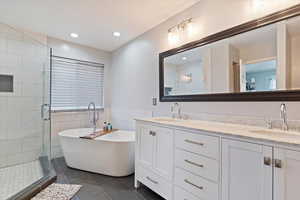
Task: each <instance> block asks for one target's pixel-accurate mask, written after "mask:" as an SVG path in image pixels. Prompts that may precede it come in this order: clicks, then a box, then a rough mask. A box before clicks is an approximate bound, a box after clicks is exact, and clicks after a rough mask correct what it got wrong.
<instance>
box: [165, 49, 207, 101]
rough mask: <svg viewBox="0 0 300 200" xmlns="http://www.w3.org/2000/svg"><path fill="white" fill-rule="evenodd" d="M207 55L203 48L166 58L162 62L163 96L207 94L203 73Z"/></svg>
mask: <svg viewBox="0 0 300 200" xmlns="http://www.w3.org/2000/svg"><path fill="white" fill-rule="evenodd" d="M207 61H208V58H207V55H206V52H205V49H204V48H195V49H192V50H190V51H187V52H183V53H179V54H176V55H173V56H170V57H167V58H166V59H165V62H164V80H165V84H164V87H165V89H164V90H165V91H164V92H165V95H188V94H201V93H207V83H206V79H205V75H204V74H205V73H206V72H205V71H206V68H207V67H209V66H207Z"/></svg>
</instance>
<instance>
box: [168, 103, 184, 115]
mask: <svg viewBox="0 0 300 200" xmlns="http://www.w3.org/2000/svg"><path fill="white" fill-rule="evenodd" d="M171 113H172V118H173V119H175V118H178V119H182V115H181V106H180V105H179V103H177V102H176V103H174V104H173V105H172V106H171Z"/></svg>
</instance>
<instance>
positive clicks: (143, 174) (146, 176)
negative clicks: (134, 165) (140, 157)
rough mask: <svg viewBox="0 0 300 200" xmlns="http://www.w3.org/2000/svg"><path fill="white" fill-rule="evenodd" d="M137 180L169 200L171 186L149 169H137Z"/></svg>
mask: <svg viewBox="0 0 300 200" xmlns="http://www.w3.org/2000/svg"><path fill="white" fill-rule="evenodd" d="M137 178H138V180H139V181H140V182H142V183H143V184H144V185H146V186H147V187H149V188H150V189H151V190H153V191H154V192H156V193H157V194H159V195H160V196H162V197H163V198H165V199H167V200H169V199H171V197H172V184H171V183H170V182H168V181H166V180H165V179H164V178H162V177H160V176H158V175H157V174H155V173H154V172H152V171H150V170H149V169H145V168H143V167H141V166H139V167H138V173H137Z"/></svg>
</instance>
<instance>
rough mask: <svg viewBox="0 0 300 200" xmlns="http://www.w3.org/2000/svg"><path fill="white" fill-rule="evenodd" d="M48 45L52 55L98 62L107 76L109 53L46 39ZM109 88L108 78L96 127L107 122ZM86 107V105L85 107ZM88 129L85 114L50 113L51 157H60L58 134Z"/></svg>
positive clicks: (86, 114) (86, 115) (105, 81)
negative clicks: (102, 108) (73, 129)
mask: <svg viewBox="0 0 300 200" xmlns="http://www.w3.org/2000/svg"><path fill="white" fill-rule="evenodd" d="M48 45H49V46H50V47H51V48H52V49H53V55H55V56H61V57H67V58H73V59H78V60H84V61H91V62H98V63H103V64H104V74H109V73H110V72H109V69H110V62H111V53H109V52H105V51H102V50H98V49H94V48H90V47H86V46H82V45H77V44H74V43H70V42H66V41H63V40H58V39H54V38H50V37H49V38H48ZM109 92H110V87H109V79H108V76H105V80H104V110H101V111H100V115H99V116H100V120H99V121H98V127H101V125H102V124H103V121H105V120H109V118H110V116H109V110H110V99H109V97H110V94H109ZM87 106H88V105H87ZM87 127H90V124H89V121H88V113H87V112H58V113H52V119H51V135H52V157H59V156H62V151H61V147H60V143H59V138H58V135H57V134H58V133H59V132H60V131H63V130H66V129H72V128H87Z"/></svg>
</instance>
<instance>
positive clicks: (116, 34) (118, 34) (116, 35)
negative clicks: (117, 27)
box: [113, 32, 121, 37]
mask: <svg viewBox="0 0 300 200" xmlns="http://www.w3.org/2000/svg"><path fill="white" fill-rule="evenodd" d="M113 36H115V37H120V36H121V33H120V32H113Z"/></svg>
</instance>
